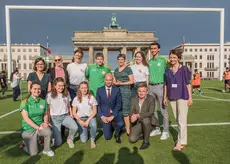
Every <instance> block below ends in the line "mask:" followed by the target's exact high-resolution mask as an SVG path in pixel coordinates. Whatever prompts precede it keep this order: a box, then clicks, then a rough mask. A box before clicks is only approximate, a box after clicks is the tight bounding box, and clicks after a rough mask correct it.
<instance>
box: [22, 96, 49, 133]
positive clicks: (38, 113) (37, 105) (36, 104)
mask: <svg viewBox="0 0 230 164" xmlns="http://www.w3.org/2000/svg"><path fill="white" fill-rule="evenodd" d="M47 108H48V107H47V103H46V101H45V100H43V99H41V98H38V99H37V100H34V99H33V97H32V96H30V97H29V99H28V100H27V101H26V100H23V101H22V102H21V105H20V111H22V110H25V111H27V112H28V117H29V118H30V119H31V120H32V121H33V122H34V123H35V124H37V125H38V126H40V125H41V124H42V123H43V116H44V113H45V112H46V110H47ZM34 130H36V129H34V128H33V127H31V126H30V125H28V124H27V123H26V122H25V121H24V120H22V131H23V132H31V131H34Z"/></svg>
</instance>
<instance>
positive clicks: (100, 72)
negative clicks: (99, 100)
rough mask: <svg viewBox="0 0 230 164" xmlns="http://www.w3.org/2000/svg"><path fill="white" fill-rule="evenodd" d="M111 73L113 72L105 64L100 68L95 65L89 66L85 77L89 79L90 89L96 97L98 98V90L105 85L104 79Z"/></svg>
mask: <svg viewBox="0 0 230 164" xmlns="http://www.w3.org/2000/svg"><path fill="white" fill-rule="evenodd" d="M109 72H111V70H110V68H109V67H108V66H106V65H104V64H103V65H102V66H99V65H98V64H97V63H95V64H91V65H89V66H88V68H87V70H86V71H85V76H86V77H87V78H89V89H90V92H91V93H92V94H93V95H94V96H96V93H97V89H98V88H99V87H101V86H103V85H104V84H105V83H104V77H105V74H106V73H109Z"/></svg>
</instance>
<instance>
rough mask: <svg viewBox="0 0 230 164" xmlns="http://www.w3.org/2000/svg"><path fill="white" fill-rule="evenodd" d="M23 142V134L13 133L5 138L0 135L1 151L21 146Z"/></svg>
mask: <svg viewBox="0 0 230 164" xmlns="http://www.w3.org/2000/svg"><path fill="white" fill-rule="evenodd" d="M21 141H22V137H21V134H18V133H11V134H8V135H5V136H3V137H2V136H1V135H0V150H2V149H4V148H8V147H10V146H12V145H15V144H19V143H20V142H21Z"/></svg>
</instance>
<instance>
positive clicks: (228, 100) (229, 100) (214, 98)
mask: <svg viewBox="0 0 230 164" xmlns="http://www.w3.org/2000/svg"><path fill="white" fill-rule="evenodd" d="M202 97H206V98H210V99H213V100H220V101H227V102H230V99H220V98H216V97H210V96H202Z"/></svg>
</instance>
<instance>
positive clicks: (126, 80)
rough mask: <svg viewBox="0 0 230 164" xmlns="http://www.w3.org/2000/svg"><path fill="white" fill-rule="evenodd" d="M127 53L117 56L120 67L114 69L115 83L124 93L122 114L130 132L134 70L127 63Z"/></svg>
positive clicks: (122, 93) (127, 131)
mask: <svg viewBox="0 0 230 164" xmlns="http://www.w3.org/2000/svg"><path fill="white" fill-rule="evenodd" d="M125 60H126V55H125V54H119V55H118V56H117V61H118V68H116V69H115V71H114V81H113V84H114V85H116V86H117V87H119V88H120V90H121V95H122V109H121V111H122V114H123V117H124V121H125V128H126V133H127V135H129V133H130V120H129V112H130V107H131V85H132V84H133V83H134V78H133V72H132V70H131V68H130V67H128V66H127V65H126V61H125Z"/></svg>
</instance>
